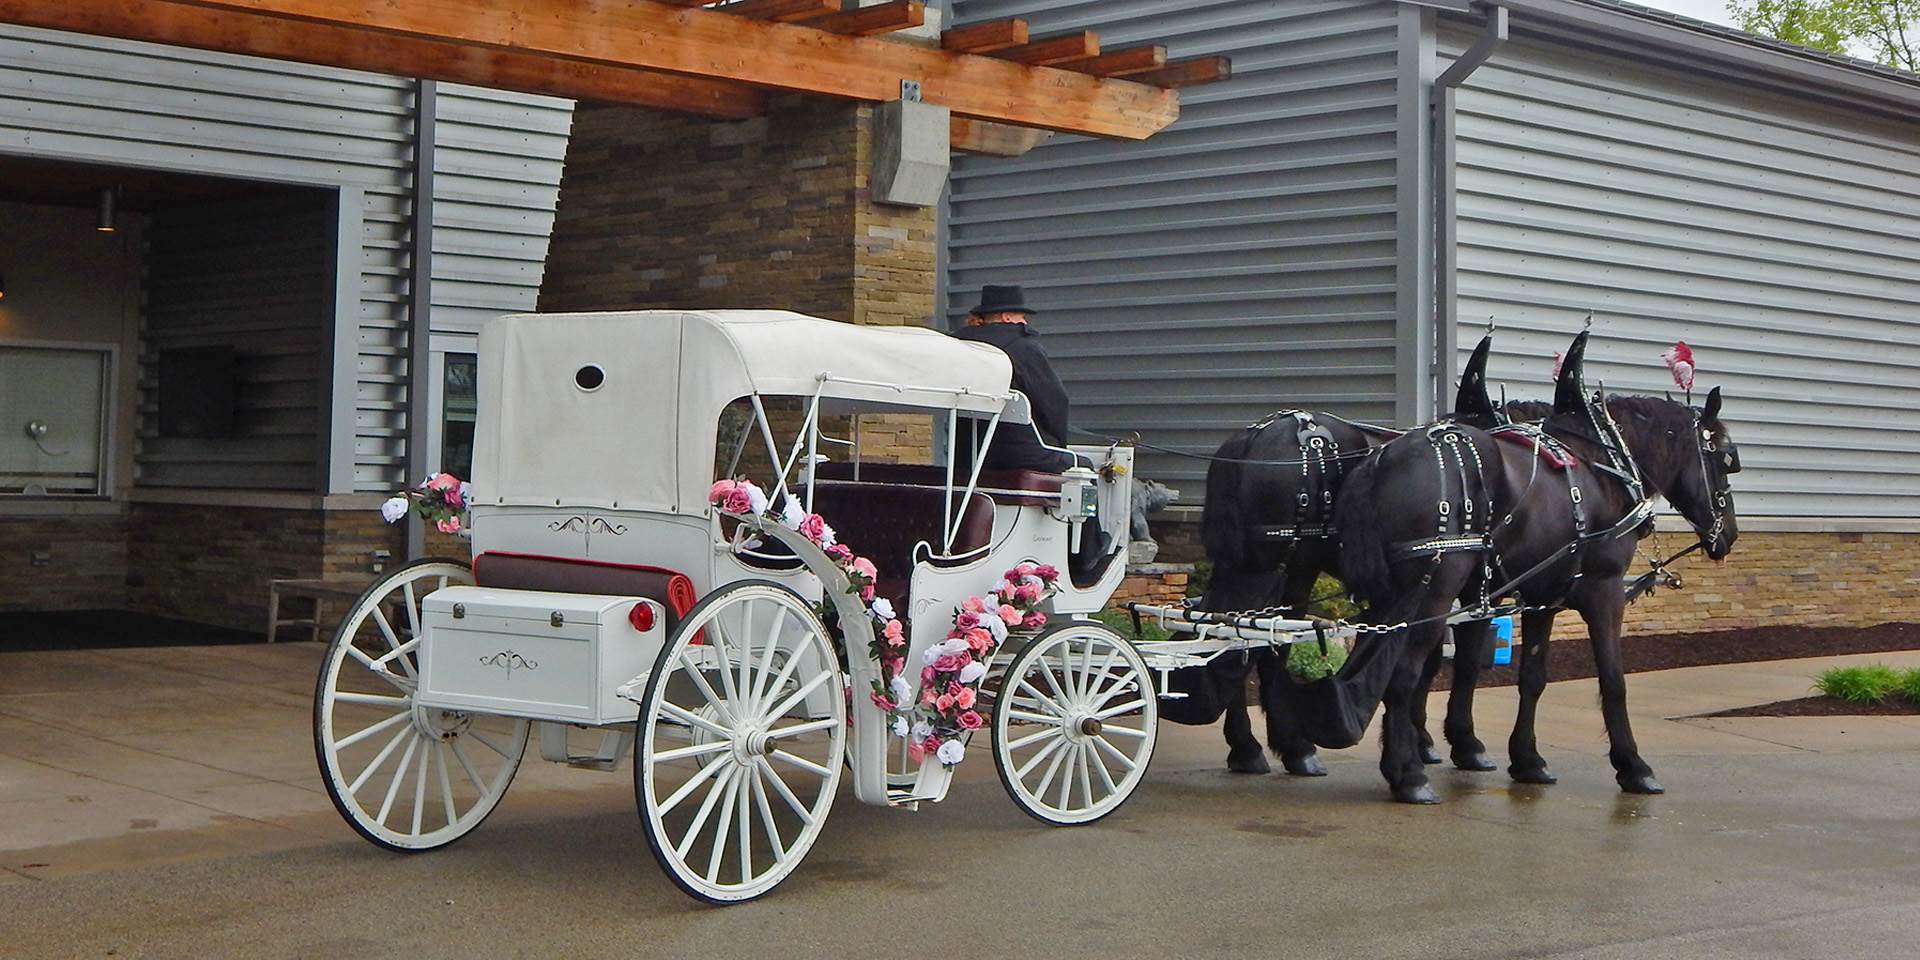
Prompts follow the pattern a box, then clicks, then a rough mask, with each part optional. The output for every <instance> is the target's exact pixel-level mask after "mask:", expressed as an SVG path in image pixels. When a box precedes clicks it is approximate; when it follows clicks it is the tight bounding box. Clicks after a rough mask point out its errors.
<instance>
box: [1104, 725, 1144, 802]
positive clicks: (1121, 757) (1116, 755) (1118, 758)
mask: <svg viewBox="0 0 1920 960" xmlns="http://www.w3.org/2000/svg"><path fill="white" fill-rule="evenodd" d="M1101 732H1102V733H1104V732H1105V731H1101ZM1093 745H1094V746H1095V747H1097V748H1099V750H1100V752H1102V753H1104V754H1106V755H1107V756H1109V757H1112V758H1113V762H1115V763H1117V764H1119V765H1121V766H1123V767H1125V768H1127V771H1128V772H1132V771H1133V770H1136V769H1138V768H1139V766H1140V765H1139V764H1138V763H1135V762H1134V760H1133V758H1132V757H1130V756H1127V755H1126V754H1125V753H1123V752H1122V751H1121V750H1120V748H1119V747H1116V746H1114V745H1113V744H1111V743H1108V742H1107V738H1106V737H1104V736H1100V737H1094V738H1093ZM1106 769H1107V766H1106V764H1101V765H1100V771H1101V772H1102V773H1103V774H1104V773H1105V772H1106ZM1107 786H1108V787H1109V788H1112V787H1113V780H1112V779H1111V778H1109V779H1108V780H1107Z"/></svg>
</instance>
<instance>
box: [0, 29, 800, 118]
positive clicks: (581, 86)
mask: <svg viewBox="0 0 1920 960" xmlns="http://www.w3.org/2000/svg"><path fill="white" fill-rule="evenodd" d="M0 21H4V22H8V23H22V24H27V25H29V26H35V27H44V28H47V29H50V30H67V31H71V32H74V33H86V34H93V35H96V36H103V37H117V38H120V39H123V40H145V41H148V42H151V43H164V44H168V45H171V46H181V47H198V48H200V49H204V50H220V51H223V52H227V53H240V54H250V55H253V56H260V57H272V58H274V59H276V60H293V61H298V62H302V63H317V64H323V65H326V66H332V67H346V68H348V69H354V70H367V71H371V72H380V73H394V72H397V71H395V70H394V69H393V66H394V64H396V63H406V64H408V65H409V70H408V71H407V72H406V74H405V75H407V76H414V77H420V78H422V79H426V80H446V81H451V82H454V83H470V84H473V85H475V86H487V87H498V88H501V89H505V90H518V91H520V92H522V93H542V94H548V95H551V96H558V97H571V98H574V99H580V100H600V101H605V102H608V103H626V104H632V105H634V106H641V107H651V108H654V109H659V110H675V111H679V112H682V113H693V114H701V115H704V116H710V117H718V118H721V119H729V120H741V119H745V118H747V117H757V116H760V115H761V114H764V113H766V111H767V97H766V92H765V91H763V90H760V89H759V88H756V87H751V86H748V85H746V84H741V83H729V82H726V81H720V80H710V79H707V78H704V77H690V76H681V75H677V74H669V73H658V72H655V71H650V70H636V69H633V68H630V67H620V66H615V65H613V64H606V63H589V62H586V61H581V60H563V59H559V58H557V57H539V56H531V55H528V54H523V53H516V52H513V51H510V50H489V49H482V48H477V47H471V46H463V45H460V44H455V43H446V42H440V41H434V40H426V39H422V38H419V37H407V36H400V35H396V34H382V33H370V32H368V31H365V30H352V29H348V28H345V27H340V26H336V25H332V24H324V23H298V22H295V21H290V20H284V19H280V18H277V17H264V16H257V15H253V14H246V13H234V12H228V13H221V14H219V15H217V16H212V17H209V16H208V15H207V13H206V11H203V10H195V9H192V8H190V7H183V6H175V5H172V4H165V3H154V4H142V5H141V7H140V9H138V10H136V9H135V8H134V6H133V5H131V4H125V3H117V4H101V3H65V2H63V3H48V2H46V0H0Z"/></svg>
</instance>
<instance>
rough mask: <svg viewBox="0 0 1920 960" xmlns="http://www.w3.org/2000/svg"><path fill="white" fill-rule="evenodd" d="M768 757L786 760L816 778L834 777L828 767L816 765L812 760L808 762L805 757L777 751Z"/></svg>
mask: <svg viewBox="0 0 1920 960" xmlns="http://www.w3.org/2000/svg"><path fill="white" fill-rule="evenodd" d="M768 756H769V757H779V758H780V759H781V760H784V761H786V762H787V763H790V764H792V765H793V766H796V767H799V768H800V769H802V770H805V771H807V772H808V773H811V774H813V775H814V776H816V777H821V778H826V777H831V776H833V771H832V770H831V769H829V768H827V767H823V766H821V765H819V764H817V763H814V762H813V761H812V760H808V759H806V758H804V757H796V756H794V755H793V754H791V753H788V752H786V751H785V750H775V751H774V752H772V753H770V754H768Z"/></svg>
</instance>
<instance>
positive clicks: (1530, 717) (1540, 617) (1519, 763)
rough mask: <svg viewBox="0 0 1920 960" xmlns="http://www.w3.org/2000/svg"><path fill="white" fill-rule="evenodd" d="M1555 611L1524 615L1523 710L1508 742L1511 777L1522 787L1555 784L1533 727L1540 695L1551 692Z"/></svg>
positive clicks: (1521, 642) (1522, 633)
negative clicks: (1549, 651)
mask: <svg viewBox="0 0 1920 960" xmlns="http://www.w3.org/2000/svg"><path fill="white" fill-rule="evenodd" d="M1554 613H1555V611H1552V610H1541V609H1533V608H1529V609H1528V610H1527V611H1526V612H1524V613H1522V614H1521V615H1520V709H1519V712H1518V713H1517V714H1515V716H1514V719H1513V735H1512V736H1511V737H1509V738H1508V739H1507V757H1508V758H1509V759H1510V761H1511V762H1510V763H1509V765H1508V766H1507V775H1508V776H1510V777H1512V778H1513V779H1514V780H1516V781H1518V782H1520V783H1553V782H1554V781H1555V780H1557V779H1558V778H1557V777H1555V776H1554V775H1553V774H1552V773H1550V772H1548V770H1547V761H1546V758H1544V757H1542V756H1540V748H1539V744H1538V743H1536V742H1535V740H1534V732H1533V723H1534V717H1535V715H1536V714H1537V713H1538V710H1539V706H1540V694H1541V693H1542V692H1544V691H1545V690H1546V689H1547V639H1548V638H1549V637H1551V636H1552V635H1553V615H1554Z"/></svg>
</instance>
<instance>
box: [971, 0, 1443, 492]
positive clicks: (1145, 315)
mask: <svg viewBox="0 0 1920 960" xmlns="http://www.w3.org/2000/svg"><path fill="white" fill-rule="evenodd" d="M953 8H954V13H955V18H956V23H959V24H965V23H971V22H978V21H982V20H991V19H998V18H1003V17H1012V16H1018V17H1023V18H1025V19H1027V20H1028V21H1029V22H1030V23H1031V25H1032V33H1033V36H1035V37H1041V36H1045V35H1048V34H1050V33H1059V32H1064V31H1067V30H1070V29H1078V28H1091V29H1095V30H1097V31H1098V32H1099V34H1100V38H1101V44H1102V47H1103V48H1104V49H1108V50H1114V49H1119V48H1122V47H1125V46H1129V45H1133V44H1138V43H1148V42H1164V43H1166V44H1167V45H1168V47H1169V51H1170V53H1171V55H1172V57H1173V58H1175V59H1179V58H1183V57H1193V56H1202V55H1209V54H1226V55H1229V56H1231V57H1232V58H1233V63H1234V77H1233V79H1232V80H1230V81H1228V82H1226V83H1221V84H1213V85H1208V86H1202V87H1194V88H1190V89H1188V90H1185V91H1182V94H1181V119H1180V120H1179V121H1178V122H1177V123H1175V124H1174V125H1172V126H1171V127H1169V128H1168V129H1167V130H1165V131H1162V132H1161V133H1159V134H1157V135H1155V136H1154V137H1152V138H1151V139H1149V140H1147V141H1145V142H1141V143H1121V142H1112V141H1098V140H1091V139H1086V138H1078V137H1057V138H1055V139H1053V140H1051V141H1048V142H1047V143H1044V144H1042V145H1041V146H1040V147H1038V148H1037V149H1035V150H1034V151H1032V152H1031V153H1029V154H1028V155H1026V156H1024V157H1019V158H985V157H964V158H959V159H958V160H957V162H956V165H955V170H954V175H953V179H952V201H951V206H950V216H949V221H948V230H947V232H946V237H945V243H946V249H945V256H946V267H947V274H946V278H945V279H946V285H947V286H946V292H947V303H948V306H949V309H950V311H952V312H953V314H954V317H955V318H957V316H958V314H959V313H962V312H964V311H965V309H966V308H967V307H968V306H970V305H971V304H972V303H973V302H974V298H975V297H976V296H977V292H978V290H979V288H980V286H981V285H982V284H986V283H1019V284H1022V285H1023V286H1024V287H1025V288H1026V290H1027V299H1028V301H1029V303H1032V304H1033V305H1034V306H1035V307H1036V309H1037V310H1039V311H1040V312H1039V314H1038V315H1037V316H1036V318H1035V326H1036V328H1037V329H1039V330H1041V331H1042V332H1043V333H1044V334H1045V336H1046V338H1047V349H1048V351H1049V352H1050V353H1051V354H1052V355H1053V357H1054V358H1055V361H1056V364H1057V365H1058V367H1059V368H1060V371H1061V374H1062V376H1063V377H1064V378H1065V379H1066V381H1067V384H1068V389H1069V390H1070V391H1071V393H1072V396H1073V419H1074V424H1075V426H1078V427H1083V428H1086V429H1090V430H1096V431H1101V432H1115V431H1130V430H1138V431H1139V432H1140V433H1141V435H1142V436H1143V438H1145V439H1146V440H1147V442H1149V443H1153V444H1155V445H1158V446H1165V447H1170V448H1174V449H1177V450H1181V451H1183V452H1190V453H1199V454H1205V453H1211V452H1212V450H1213V448H1214V447H1216V446H1217V445H1218V444H1219V442H1220V440H1221V439H1223V438H1224V437H1225V436H1226V434H1227V433H1229V432H1231V431H1232V430H1233V429H1235V428H1238V427H1239V426H1242V425H1244V424H1246V423H1248V422H1250V421H1252V420H1255V419H1258V418H1259V417H1260V416H1262V415H1264V414H1265V413H1267V412H1269V411H1271V410H1273V409H1275V408H1276V407H1279V406H1283V405H1285V406H1307V407H1313V408H1328V409H1334V410H1338V411H1341V412H1343V413H1346V414H1348V415H1351V416H1356V417H1363V418H1368V419H1378V420H1393V419H1396V418H1397V417H1400V416H1401V415H1402V413H1403V411H1401V410H1400V409H1399V408H1398V407H1399V404H1398V403H1397V402H1396V389H1397V386H1398V383H1397V377H1396V365H1397V364H1398V363H1400V361H1401V359H1402V358H1401V356H1400V354H1401V353H1402V352H1403V351H1402V348H1401V345H1400V339H1399V338H1400V336H1401V332H1402V327H1401V325H1400V324H1399V322H1398V318H1399V317H1401V316H1403V315H1405V314H1407V313H1409V312H1411V308H1410V305H1408V304H1406V303H1403V302H1402V301H1403V299H1404V297H1405V293H1404V289H1405V288H1403V286H1402V281H1403V280H1404V277H1405V270H1406V269H1408V268H1407V267H1405V266H1404V265H1403V263H1402V258H1401V256H1400V244H1401V240H1400V238H1401V237H1402V234H1403V231H1404V229H1405V228H1406V226H1407V223H1406V217H1405V212H1404V211H1406V210H1407V209H1408V208H1407V205H1406V198H1405V196H1404V180H1403V174H1404V171H1403V169H1402V167H1403V166H1404V159H1403V154H1402V149H1401V147H1402V145H1401V143H1400V141H1399V139H1398V136H1397V132H1398V130H1399V129H1400V128H1401V125H1402V122H1403V121H1402V118H1401V115H1400V111H1401V109H1402V107H1403V104H1402V102H1401V101H1402V99H1403V98H1402V97H1401V92H1400V88H1399V85H1398V77H1399V74H1400V71H1401V69H1402V65H1401V63H1400V60H1399V57H1400V53H1401V42H1402V38H1401V35H1400V32H1399V28H1398V24H1399V22H1400V21H1399V19H1398V17H1399V11H1398V9H1397V8H1396V7H1395V6H1394V5H1392V4H1382V3H1373V2H1351V0H1331V2H1323V3H1289V4H1284V5H1280V4H1270V3H1247V2H1244V0H1215V2H1205V0H1195V2H1183V3H1165V2H1152V0H1099V2H1085V0H1082V2H1064V0H1053V2H1034V0H1025V2H1022V0H955V2H954V4H953ZM1141 471H1142V473H1143V474H1144V475H1148V476H1153V477H1156V478H1162V479H1167V480H1169V481H1173V482H1174V483H1175V485H1176V486H1183V487H1184V488H1185V490H1186V491H1188V493H1187V495H1186V500H1185V502H1189V503H1191V502H1194V501H1196V500H1198V498H1199V492H1200V491H1199V483H1198V478H1200V477H1201V476H1203V475H1204V472H1205V468H1204V464H1202V463H1201V462H1199V461H1197V460H1191V459H1186V458H1175V457H1170V456H1166V455H1162V454H1157V453H1153V452H1151V451H1147V452H1145V455H1144V456H1143V462H1142V467H1141Z"/></svg>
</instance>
